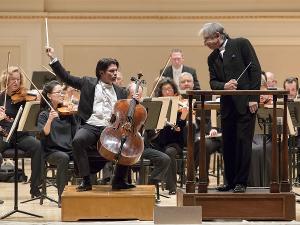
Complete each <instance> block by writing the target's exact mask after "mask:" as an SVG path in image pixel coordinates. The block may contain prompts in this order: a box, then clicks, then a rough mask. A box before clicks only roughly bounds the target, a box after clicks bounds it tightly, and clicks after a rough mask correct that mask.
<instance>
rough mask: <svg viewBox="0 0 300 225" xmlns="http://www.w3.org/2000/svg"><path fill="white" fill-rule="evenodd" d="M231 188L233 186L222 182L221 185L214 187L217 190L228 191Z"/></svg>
mask: <svg viewBox="0 0 300 225" xmlns="http://www.w3.org/2000/svg"><path fill="white" fill-rule="evenodd" d="M231 189H233V187H232V185H229V184H223V185H221V186H218V187H216V190H217V191H230V190H231Z"/></svg>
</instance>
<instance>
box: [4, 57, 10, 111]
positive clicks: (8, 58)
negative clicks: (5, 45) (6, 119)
mask: <svg viewBox="0 0 300 225" xmlns="http://www.w3.org/2000/svg"><path fill="white" fill-rule="evenodd" d="M9 61H10V51H8V53H7V64H6V84H5V96H4V102H3V107H4V108H5V106H6V98H7V97H6V95H7V89H8V77H9V73H8V68H9Z"/></svg>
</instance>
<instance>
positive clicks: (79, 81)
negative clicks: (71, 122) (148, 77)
mask: <svg viewBox="0 0 300 225" xmlns="http://www.w3.org/2000/svg"><path fill="white" fill-rule="evenodd" d="M46 52H47V55H48V56H49V58H50V60H51V62H50V66H51V68H52V70H53V71H54V73H55V74H56V75H57V76H58V77H59V78H60V79H62V81H63V82H65V83H66V84H68V85H70V86H72V87H74V88H76V89H78V90H80V100H79V105H78V115H79V117H80V119H81V127H80V128H79V130H78V131H77V132H76V134H75V137H74V139H73V143H72V147H73V156H74V160H75V162H76V164H77V166H78V170H79V174H80V176H81V177H82V178H83V181H82V183H81V184H80V185H79V186H78V187H77V188H76V190H77V191H89V190H92V184H91V179H90V176H89V175H90V165H89V161H88V151H90V149H91V148H96V145H97V142H98V140H99V137H100V135H101V133H102V131H103V130H104V129H105V127H106V126H108V125H110V120H111V117H112V113H113V107H114V105H115V103H116V102H117V100H119V99H126V98H127V93H126V91H125V90H124V89H121V88H119V87H118V86H116V85H114V84H113V82H114V81H115V80H116V77H117V72H118V68H119V62H118V61H117V60H116V59H111V58H103V59H100V60H99V61H98V63H97V66H96V77H89V76H84V77H78V76H72V75H70V74H69V73H68V72H67V71H66V70H65V69H64V68H63V66H62V65H61V64H60V62H59V60H58V59H57V58H56V57H55V56H54V49H53V48H51V47H49V48H47V51H46ZM127 174H128V166H123V165H119V164H118V165H117V166H116V169H115V175H114V177H113V180H112V189H113V190H118V189H129V188H134V187H135V186H134V185H132V184H128V183H127V182H126V178H127Z"/></svg>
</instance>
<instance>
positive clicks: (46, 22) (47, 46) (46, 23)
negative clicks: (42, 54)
mask: <svg viewBox="0 0 300 225" xmlns="http://www.w3.org/2000/svg"><path fill="white" fill-rule="evenodd" d="M45 30H46V48H49V35H48V18H47V17H45Z"/></svg>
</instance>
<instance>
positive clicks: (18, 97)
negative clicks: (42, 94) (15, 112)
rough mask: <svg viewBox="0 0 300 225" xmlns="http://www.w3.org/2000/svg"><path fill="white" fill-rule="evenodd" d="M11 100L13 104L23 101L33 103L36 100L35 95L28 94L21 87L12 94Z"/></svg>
mask: <svg viewBox="0 0 300 225" xmlns="http://www.w3.org/2000/svg"><path fill="white" fill-rule="evenodd" d="M11 100H12V102H13V103H14V104H16V103H19V102H23V101H26V102H28V101H35V100H37V95H36V94H34V93H31V92H29V91H28V90H27V89H26V88H24V87H21V88H19V89H18V90H17V91H15V92H13V93H12V95H11Z"/></svg>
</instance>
